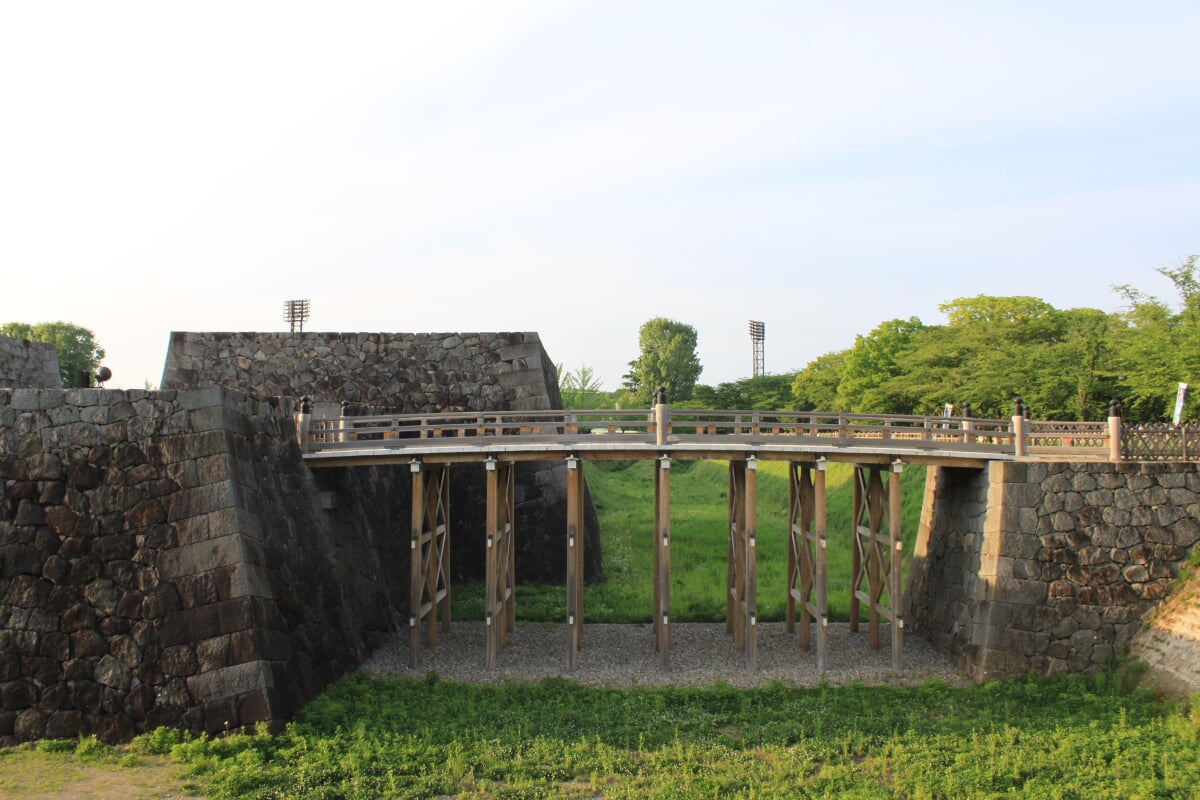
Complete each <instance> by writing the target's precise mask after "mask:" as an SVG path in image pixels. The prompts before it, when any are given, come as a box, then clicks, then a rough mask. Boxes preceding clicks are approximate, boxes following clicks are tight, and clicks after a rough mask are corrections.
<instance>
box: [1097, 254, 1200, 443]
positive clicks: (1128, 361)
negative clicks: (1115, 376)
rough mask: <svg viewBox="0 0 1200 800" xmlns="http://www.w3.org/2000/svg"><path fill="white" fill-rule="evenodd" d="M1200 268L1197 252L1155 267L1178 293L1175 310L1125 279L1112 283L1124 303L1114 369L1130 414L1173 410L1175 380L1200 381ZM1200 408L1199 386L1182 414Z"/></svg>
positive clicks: (1142, 416) (1148, 416)
mask: <svg viewBox="0 0 1200 800" xmlns="http://www.w3.org/2000/svg"><path fill="white" fill-rule="evenodd" d="M1198 270H1200V263H1198V257H1197V256H1195V255H1192V256H1189V257H1188V258H1186V259H1185V260H1184V261H1183V262H1182V263H1181V264H1180V265H1179V266H1178V267H1160V268H1159V269H1158V270H1156V271H1157V272H1158V273H1159V274H1160V275H1163V276H1164V277H1166V278H1168V279H1170V281H1171V283H1173V284H1174V285H1175V290H1176V292H1177V293H1178V294H1179V300H1180V306H1181V308H1180V310H1179V311H1178V312H1176V311H1174V310H1172V308H1171V307H1170V306H1169V305H1168V304H1167V303H1165V302H1163V301H1162V300H1159V299H1158V298H1156V297H1153V296H1151V295H1147V294H1145V293H1143V292H1141V291H1139V290H1138V289H1135V288H1133V287H1131V286H1128V285H1122V286H1114V287H1113V288H1114V289H1115V290H1116V291H1117V293H1118V294H1120V295H1121V296H1123V297H1124V298H1125V300H1126V302H1127V303H1128V306H1127V308H1126V309H1125V310H1124V311H1123V312H1122V315H1121V316H1122V319H1123V320H1124V322H1125V328H1124V329H1123V330H1121V331H1120V334H1121V335H1120V337H1119V339H1118V341H1117V346H1116V349H1117V356H1116V360H1117V371H1118V372H1119V373H1120V374H1121V376H1122V377H1121V378H1120V381H1121V384H1120V385H1121V388H1122V401H1123V402H1124V404H1125V412H1126V416H1127V417H1129V418H1130V419H1132V420H1135V421H1140V420H1163V419H1166V418H1168V417H1170V415H1171V412H1172V411H1173V410H1174V401H1175V390H1176V387H1177V384H1178V383H1179V382H1181V381H1182V382H1184V383H1188V384H1190V385H1192V386H1196V385H1197V384H1200V347H1197V345H1196V342H1197V341H1200V277H1198V276H1197V274H1196V273H1197V271H1198ZM1198 412H1200V392H1196V391H1193V392H1192V393H1191V395H1190V398H1189V400H1188V402H1187V405H1186V407H1185V408H1184V417H1185V418H1187V419H1192V418H1194V417H1195V416H1196V415H1197V413H1198Z"/></svg>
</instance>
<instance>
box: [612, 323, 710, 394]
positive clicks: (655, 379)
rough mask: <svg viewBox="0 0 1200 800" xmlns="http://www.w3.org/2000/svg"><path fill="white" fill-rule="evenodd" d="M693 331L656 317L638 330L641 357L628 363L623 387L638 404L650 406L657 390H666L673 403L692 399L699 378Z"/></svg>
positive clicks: (699, 367) (682, 325)
mask: <svg viewBox="0 0 1200 800" xmlns="http://www.w3.org/2000/svg"><path fill="white" fill-rule="evenodd" d="M696 342H697V337H696V329H695V328H693V327H692V326H691V325H687V324H685V323H682V322H676V321H675V320H671V319H666V318H665V317H655V318H654V319H651V320H648V321H646V322H645V323H643V324H642V327H641V328H640V329H639V330H638V348H639V350H640V351H641V354H640V355H639V356H638V357H637V359H635V360H634V361H630V362H629V372H628V373H627V374H626V375H625V376H624V382H625V386H626V387H627V388H628V389H629V390H630V391H632V392H633V393H634V394H635V396H636V397H637V399H638V402H639V403H646V404H649V402H650V399H651V397H652V395H653V394H654V391H655V390H656V389H657V388H658V387H659V386H665V387H666V388H667V397H668V398H669V399H670V401H671V402H672V403H677V402H681V401H684V400H687V399H689V398H690V397H691V396H692V388H693V387H694V386H695V385H696V379H697V378H699V377H700V371H701V370H702V369H703V367H701V366H700V358H699V356H697V355H696Z"/></svg>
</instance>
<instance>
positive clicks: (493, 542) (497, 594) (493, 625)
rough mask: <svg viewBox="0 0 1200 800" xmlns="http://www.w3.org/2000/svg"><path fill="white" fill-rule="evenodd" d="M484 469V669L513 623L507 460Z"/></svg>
mask: <svg viewBox="0 0 1200 800" xmlns="http://www.w3.org/2000/svg"><path fill="white" fill-rule="evenodd" d="M485 464H486V467H487V564H486V572H487V575H486V584H487V585H486V588H485V593H486V606H487V608H486V614H487V616H486V619H487V654H486V660H487V668H488V669H491V668H492V667H493V666H495V664H496V656H497V654H498V651H499V649H500V648H501V647H504V646H506V645H507V644H508V634H509V632H511V631H512V629H513V628H514V627H515V624H516V597H515V591H516V585H515V551H514V549H513V507H514V505H515V503H514V496H515V482H514V474H515V471H514V469H513V464H512V462H511V461H507V462H498V461H496V459H494V458H493V459H488V460H487V461H486V462H485Z"/></svg>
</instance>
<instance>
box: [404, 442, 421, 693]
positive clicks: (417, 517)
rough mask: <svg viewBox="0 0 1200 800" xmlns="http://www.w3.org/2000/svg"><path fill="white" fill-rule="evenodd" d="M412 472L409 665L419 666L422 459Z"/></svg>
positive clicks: (414, 667) (413, 465)
mask: <svg viewBox="0 0 1200 800" xmlns="http://www.w3.org/2000/svg"><path fill="white" fill-rule="evenodd" d="M409 470H410V471H411V472H412V534H411V538H410V541H409V548H410V550H409V554H408V556H409V575H408V647H409V653H408V665H409V666H410V667H412V668H413V669H416V667H417V664H418V663H419V660H420V657H421V640H420V633H421V627H420V622H421V599H422V595H423V594H424V591H423V589H424V586H425V582H424V580H423V576H422V571H421V567H422V564H421V532H422V530H423V528H424V526H425V473H424V472H422V471H421V462H420V461H416V460H414V461H413V462H412V464H410V465H409Z"/></svg>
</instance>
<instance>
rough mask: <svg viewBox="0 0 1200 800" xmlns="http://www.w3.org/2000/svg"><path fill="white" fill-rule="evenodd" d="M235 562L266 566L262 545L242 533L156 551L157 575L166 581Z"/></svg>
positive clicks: (231, 564)
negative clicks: (157, 553)
mask: <svg viewBox="0 0 1200 800" xmlns="http://www.w3.org/2000/svg"><path fill="white" fill-rule="evenodd" d="M236 564H251V565H254V566H265V565H266V555H265V554H264V553H263V549H262V544H261V543H259V542H256V541H254V540H253V539H246V538H244V537H241V536H222V537H220V538H218V539H209V540H208V541H203V542H197V543H196V544H189V545H183V546H181V547H177V548H175V549H173V550H164V551H162V552H161V553H159V555H158V560H157V562H156V566H157V568H158V574H159V576H160V577H161V578H163V579H165V580H171V579H174V578H180V577H183V576H185V575H195V574H197V573H202V572H209V571H211V570H214V569H217V568H218V567H227V566H233V565H236Z"/></svg>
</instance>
